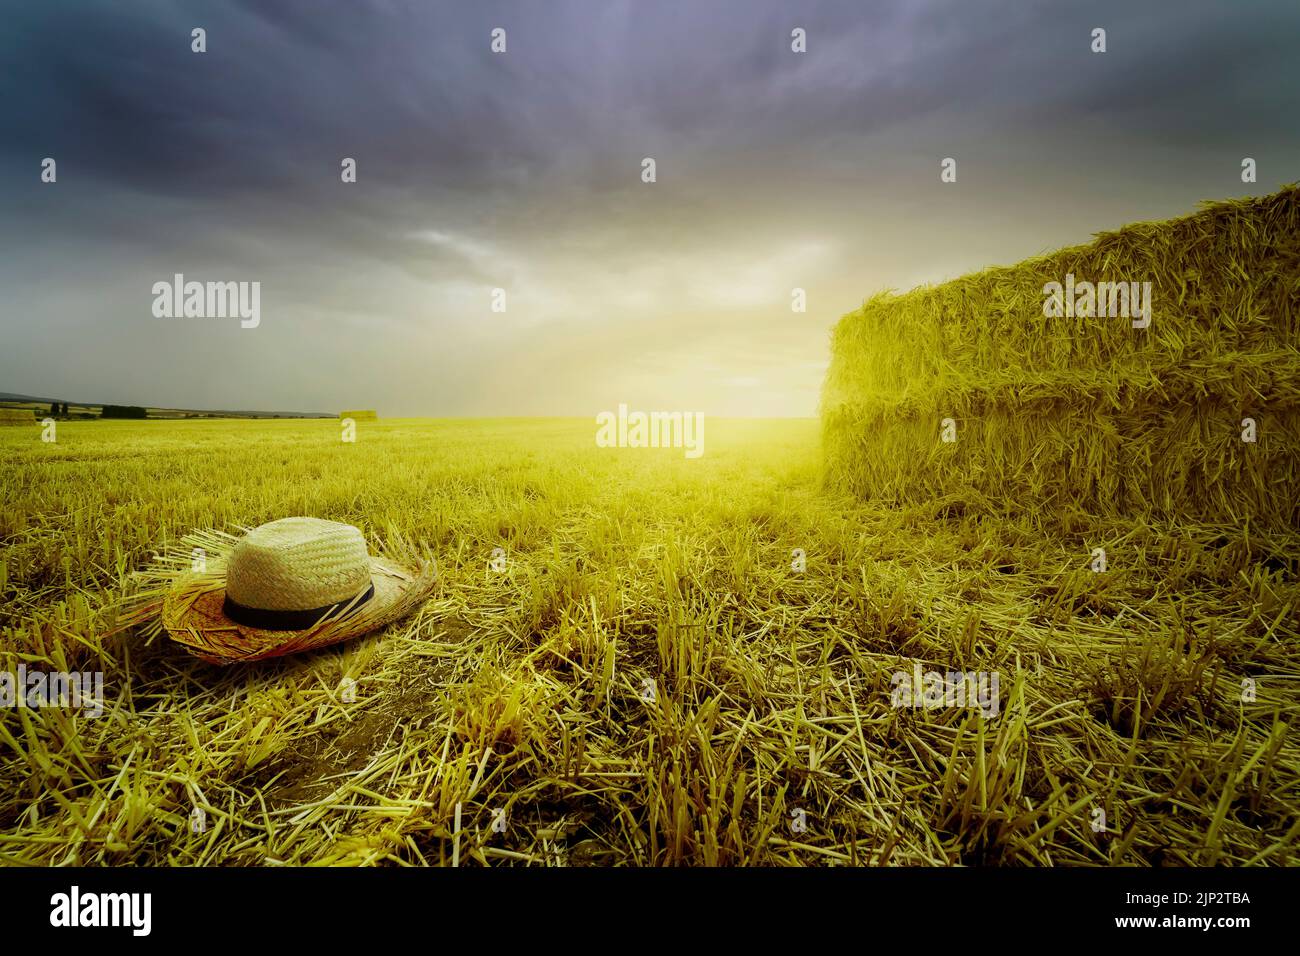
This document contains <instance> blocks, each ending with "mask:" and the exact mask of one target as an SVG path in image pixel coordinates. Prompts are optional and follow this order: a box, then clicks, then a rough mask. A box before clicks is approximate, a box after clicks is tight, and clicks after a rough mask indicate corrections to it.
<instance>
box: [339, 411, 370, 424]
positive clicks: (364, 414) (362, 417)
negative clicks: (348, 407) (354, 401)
mask: <svg viewBox="0 0 1300 956" xmlns="http://www.w3.org/2000/svg"><path fill="white" fill-rule="evenodd" d="M378 417H379V416H378V415H376V414H375V410H374V409H373V408H363V409H360V410H358V411H355V412H339V418H341V419H342V418H351V419H352V420H353V421H358V422H360V421H368V420H371V419H375V418H378Z"/></svg>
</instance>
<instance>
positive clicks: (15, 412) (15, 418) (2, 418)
mask: <svg viewBox="0 0 1300 956" xmlns="http://www.w3.org/2000/svg"><path fill="white" fill-rule="evenodd" d="M35 422H36V414H35V412H33V411H32V410H31V409H30V408H0V425H31V424H34V423H35Z"/></svg>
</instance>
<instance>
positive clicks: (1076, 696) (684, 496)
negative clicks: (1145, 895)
mask: <svg viewBox="0 0 1300 956" xmlns="http://www.w3.org/2000/svg"><path fill="white" fill-rule="evenodd" d="M709 428H710V433H709V453H708V454H707V455H706V456H704V457H703V458H701V459H698V460H694V461H693V460H689V459H685V458H684V457H683V456H682V455H681V454H680V452H679V451H674V450H672V449H664V450H650V449H617V450H615V449H599V448H596V447H594V445H593V442H592V434H593V430H594V429H593V426H592V424H591V423H590V422H588V421H568V420H557V421H544V420H534V421H472V422H466V421H426V420H385V421H382V422H376V423H375V424H374V425H372V426H370V427H368V428H367V429H366V430H365V431H364V433H362V434H360V436H359V438H358V442H357V444H356V445H353V446H344V445H343V444H342V443H341V442H340V441H339V439H338V424H337V422H335V421H330V420H324V421H314V422H313V421H275V422H272V421H259V422H217V421H187V422H181V421H177V422H167V423H158V422H125V421H123V422H69V423H66V424H61V425H60V429H59V441H58V443H57V444H43V443H41V442H40V441H39V440H36V439H35V438H34V437H33V436H32V435H26V434H24V433H22V432H20V430H17V429H8V430H5V431H4V432H3V433H0V462H2V463H3V495H4V501H5V507H4V510H3V513H2V514H0V542H3V561H2V562H0V592H2V593H3V605H2V610H0V618H2V620H0V623H2V624H3V636H2V638H0V670H8V671H15V670H16V669H17V668H19V667H20V666H23V667H27V668H31V669H37V668H42V669H46V670H77V669H87V670H100V671H102V672H103V675H104V713H103V715H102V716H99V717H92V716H90V715H88V714H85V713H79V712H76V711H69V710H67V709H60V708H43V709H33V708H5V709H3V710H0V860H3V861H5V862H8V863H36V864H74V863H80V864H89V865H100V864H104V865H109V864H112V865H121V864H157V865H192V864H205V865H230V864H243V865H276V864H309V863H315V864H320V863H339V864H355V865H362V864H394V865H397V864H402V865H405V864H415V865H420V864H433V865H438V864H450V863H451V862H453V861H458V862H459V863H460V865H494V866H495V865H512V866H522V865H533V866H554V865H571V866H577V865H610V864H624V865H704V864H737V865H739V864H767V865H811V866H821V865H840V864H855V863H862V864H892V865H920V864H941V865H950V864H990V865H993V864H1009V865H1058V866H1066V865H1099V864H1130V865H1138V866H1151V865H1165V864H1179V863H1187V864H1205V865H1231V866H1241V865H1260V864H1266V865H1285V864H1295V863H1296V862H1297V861H1296V844H1297V836H1298V835H1300V749H1298V748H1297V746H1296V743H1295V735H1294V733H1293V732H1292V730H1291V728H1292V727H1294V726H1295V722H1296V720H1297V718H1298V717H1300V712H1298V711H1300V680H1298V678H1300V642H1298V640H1297V639H1298V638H1300V634H1298V633H1297V631H1298V630H1300V621H1298V619H1297V603H1298V601H1300V589H1298V588H1297V584H1296V580H1297V578H1296V575H1297V571H1298V570H1300V568H1298V567H1297V554H1300V551H1298V550H1297V547H1296V545H1297V540H1296V535H1295V533H1294V531H1279V530H1272V531H1267V532H1266V531H1264V530H1256V528H1255V527H1254V526H1253V525H1252V526H1250V527H1246V526H1244V525H1243V526H1242V527H1238V528H1234V529H1230V530H1224V529H1222V528H1219V527H1209V526H1199V525H1196V524H1191V523H1182V524H1171V525H1162V524H1159V523H1156V522H1136V523H1135V522H1133V521H1131V520H1127V519H1123V518H1118V517H1111V516H1108V515H1104V514H1102V515H1096V516H1092V515H1088V514H1087V513H1086V512H1084V511H1083V510H1082V509H1075V510H1071V511H1069V512H1067V513H1065V514H1064V515H1063V516H1062V517H1063V519H1064V520H1063V521H1061V522H1058V523H1057V527H1056V528H1055V530H1054V531H1053V532H1052V533H1050V534H1048V533H1045V532H1044V530H1043V529H1042V527H1041V522H1040V521H1039V520H1038V517H1039V516H1038V515H1034V514H1029V515H1022V516H1010V517H1008V516H999V517H994V516H990V515H987V514H982V513H979V512H978V511H977V510H976V509H974V508H969V507H964V506H963V503H962V501H961V500H959V499H953V498H951V497H944V498H937V499H932V500H928V501H920V502H915V503H907V502H904V503H902V504H901V505H899V506H898V507H888V508H886V507H881V506H880V504H879V503H878V502H876V501H872V500H864V499H863V498H862V497H861V496H858V495H852V494H847V493H844V492H841V491H835V490H831V491H827V490H826V489H824V487H823V481H822V478H823V476H822V468H821V463H820V457H821V453H820V449H819V426H818V425H817V423H815V422H813V421H811V420H804V421H781V422H752V421H751V422H744V421H736V422H721V421H717V422H715V421H710V423H709ZM33 431H34V430H33ZM343 448H346V450H347V452H348V454H341V450H342V449H343ZM298 513H305V514H314V515H318V516H322V517H327V518H331V519H335V520H340V521H347V522H349V523H352V524H356V525H357V526H358V527H360V528H362V529H363V531H364V532H365V533H366V535H367V537H368V538H369V539H370V541H371V542H372V544H374V545H377V544H379V543H380V542H382V541H392V542H396V541H398V540H399V539H400V540H401V541H409V542H421V543H423V544H424V545H426V546H427V547H428V548H429V549H430V551H431V552H432V553H433V554H434V555H435V556H436V557H437V559H438V568H439V583H438V587H437V590H436V592H435V594H434V597H433V599H432V600H431V601H430V602H429V603H428V604H427V605H425V606H424V607H423V608H422V609H421V610H420V611H419V612H418V613H417V614H416V615H415V616H413V617H411V618H408V619H407V620H406V621H404V622H402V623H400V624H397V625H394V626H392V627H390V628H388V629H387V630H385V631H382V632H380V633H377V634H372V635H369V636H367V637H364V638H361V639H358V640H355V641H352V642H350V643H347V644H343V645H338V646H334V647H330V648H327V649H324V650H321V651H317V652H313V653H309V654H305V655H301V656H297V657H293V658H285V659H282V660H278V661H272V662H269V663H266V664H262V665H234V666H231V667H224V668H222V667H214V666H211V665H207V664H204V663H203V662H201V661H199V660H197V659H195V658H193V657H191V656H190V655H189V654H188V653H187V652H186V651H185V649H184V648H182V647H180V646H179V645H177V644H175V643H173V642H171V641H168V640H166V639H164V638H161V637H157V636H153V637H151V636H150V635H149V634H148V633H147V631H146V630H145V629H141V628H129V629H125V630H123V629H119V628H120V627H121V622H120V612H119V611H118V610H117V609H116V607H115V604H116V603H117V602H119V601H120V600H121V599H122V598H123V597H125V596H127V595H129V594H130V593H132V592H133V590H134V589H135V588H137V587H139V582H138V581H137V579H136V577H135V573H136V572H138V571H141V570H144V569H146V568H148V567H149V565H150V561H151V557H152V555H153V554H154V553H155V552H156V551H159V550H162V549H164V548H167V547H170V546H175V545H179V544H183V538H184V536H185V535H186V534H187V533H189V532H191V531H192V530H194V529H201V528H223V529H231V528H233V527H235V526H236V525H240V524H243V525H255V524H258V523H260V522H263V521H267V520H270V519H273V518H276V517H281V516H283V515H286V514H298ZM1097 547H1104V548H1105V549H1106V552H1107V555H1108V561H1109V564H1108V568H1107V570H1106V571H1105V572H1104V573H1094V572H1093V571H1092V570H1091V569H1090V561H1091V560H1092V554H1093V549H1095V548H1097ZM496 548H501V549H503V551H504V552H505V555H506V562H505V565H504V569H503V570H501V571H496V570H493V568H492V567H491V566H490V564H489V562H490V560H491V555H492V553H493V551H494V549H496ZM799 552H802V555H803V558H804V562H805V563H804V565H803V569H802V570H798V569H797V568H798V566H799V559H798V553H799ZM917 670H920V671H923V672H924V673H926V674H930V673H937V674H947V673H949V672H963V673H965V672H980V673H984V674H996V675H997V677H998V691H999V693H998V698H997V700H996V712H995V713H992V712H991V711H992V708H987V707H986V708H984V709H981V708H978V707H972V706H969V705H968V706H934V707H929V706H896V704H897V703H899V701H898V699H897V697H896V693H897V690H898V678H897V676H896V675H908V674H913V673H915V672H916V671H917ZM349 682H350V683H349ZM1243 682H1245V683H1243ZM348 687H352V688H354V691H355V693H354V694H348V693H346V692H345V688H348ZM1247 689H1249V692H1247ZM986 703H987V701H986ZM457 805H460V808H461V814H460V821H461V824H460V829H459V831H457V829H456V823H455V821H456V807H457ZM196 810H201V811H202V814H203V819H204V821H205V828H204V829H203V830H202V831H201V832H194V829H193V826H192V821H193V819H194V814H195V811H196ZM1099 812H1100V813H1104V820H1103V821H1102V822H1103V823H1104V828H1103V829H1101V830H1098V829H1096V827H1097V824H1098V821H1099V820H1101V819H1102V818H1101V817H1099V815H1098V814H1099ZM496 820H503V821H504V824H505V825H504V830H503V831H498V830H495V829H494V827H493V823H494V821H496Z"/></svg>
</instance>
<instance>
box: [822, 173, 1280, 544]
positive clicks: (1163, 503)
mask: <svg viewBox="0 0 1300 956" xmlns="http://www.w3.org/2000/svg"><path fill="white" fill-rule="evenodd" d="M1067 274H1069V275H1073V276H1074V277H1075V281H1076V282H1083V281H1089V282H1093V283H1096V282H1102V281H1105V282H1150V283H1151V301H1152V310H1151V324H1150V326H1149V327H1148V328H1145V329H1142V328H1134V327H1133V325H1132V322H1131V321H1130V319H1129V318H1125V317H1106V318H1080V317H1077V316H1071V317H1064V316H1062V317H1055V318H1048V317H1045V314H1044V300H1045V298H1046V296H1045V286H1046V284H1047V283H1050V282H1058V283H1062V284H1064V283H1065V282H1066V276H1067ZM1298 330H1300V189H1298V188H1297V187H1295V186H1289V187H1287V188H1285V189H1283V190H1282V191H1281V192H1279V193H1277V194H1275V195H1272V196H1268V197H1264V198H1262V199H1251V200H1241V201H1231V202H1220V203H1213V204H1206V205H1205V206H1204V207H1203V208H1202V209H1201V210H1200V211H1199V212H1196V213H1194V214H1192V215H1190V216H1186V217H1183V218H1181V219H1173V220H1168V221H1164V222H1150V223H1137V224H1134V225H1130V226H1126V227H1125V228H1123V229H1120V230H1119V231H1117V232H1111V233H1102V234H1099V235H1098V237H1097V239H1096V241H1094V242H1092V243H1091V244H1089V245H1084V246H1076V247H1073V248H1068V249H1062V250H1059V251H1057V252H1054V253H1051V254H1049V255H1045V256H1040V257H1038V258H1034V259H1027V260H1025V261H1024V262H1021V263H1019V264H1018V265H1015V266H1011V267H1009V268H994V269H987V270H985V271H983V272H979V273H975V274H973V275H968V276H963V277H962V278H959V279H955V280H953V281H951V282H946V283H943V284H942V285H938V286H932V287H925V288H920V289H916V290H914V291H912V292H909V293H907V294H904V295H892V294H881V295H877V296H875V297H874V298H872V299H871V300H870V301H868V302H866V303H865V304H864V306H863V307H862V308H861V309H859V310H857V311H855V312H852V313H850V314H848V315H846V316H844V318H843V319H841V320H840V322H839V324H838V325H837V326H836V328H835V332H834V337H833V342H832V348H831V365H830V368H829V370H828V372H827V377H826V383H825V386H824V388H823V392H822V408H821V414H822V431H823V446H824V449H825V454H826V464H827V476H828V479H829V481H830V482H831V483H832V485H834V486H837V487H839V488H842V489H845V490H848V491H851V492H853V493H855V494H857V495H860V496H863V497H872V498H879V499H882V500H888V501H895V502H904V501H913V502H915V501H927V500H929V501H933V500H939V499H945V500H947V501H948V502H960V503H961V507H966V508H971V509H973V510H981V511H992V512H1003V513H1010V512H1031V513H1034V514H1037V515H1040V516H1042V517H1043V518H1044V519H1049V520H1050V519H1051V518H1053V517H1063V516H1064V515H1066V514H1068V513H1074V512H1077V511H1078V510H1080V509H1082V510H1083V511H1085V512H1088V513H1090V514H1101V515H1112V516H1117V515H1145V516H1154V517H1159V518H1166V519H1177V518H1186V519H1189V520H1197V521H1203V522H1208V523H1216V524H1217V523H1231V524H1240V523H1241V522H1243V521H1246V520H1249V521H1250V523H1251V525H1252V526H1253V527H1269V528H1276V529H1289V528H1294V527H1296V526H1297V525H1298V524H1300V454H1298V452H1300V350H1298V346H1300V334H1298ZM1248 418H1249V419H1252V420H1253V421H1254V423H1255V429H1256V433H1255V436H1254V437H1255V441H1254V442H1253V443H1252V442H1247V441H1243V434H1244V433H1245V431H1246V428H1247V426H1245V425H1243V420H1244V419H1248ZM944 419H952V425H954V426H955V431H956V441H953V442H944V441H943V440H942V436H941V431H942V429H943V425H942V422H943V420H944ZM949 437H951V434H950V435H949Z"/></svg>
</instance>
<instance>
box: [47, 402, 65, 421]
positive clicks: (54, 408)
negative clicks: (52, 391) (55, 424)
mask: <svg viewBox="0 0 1300 956" xmlns="http://www.w3.org/2000/svg"><path fill="white" fill-rule="evenodd" d="M67 414H68V403H67V402H54V403H53V404H52V405H50V417H51V418H53V417H54V416H55V415H64V416H66V415H67Z"/></svg>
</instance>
